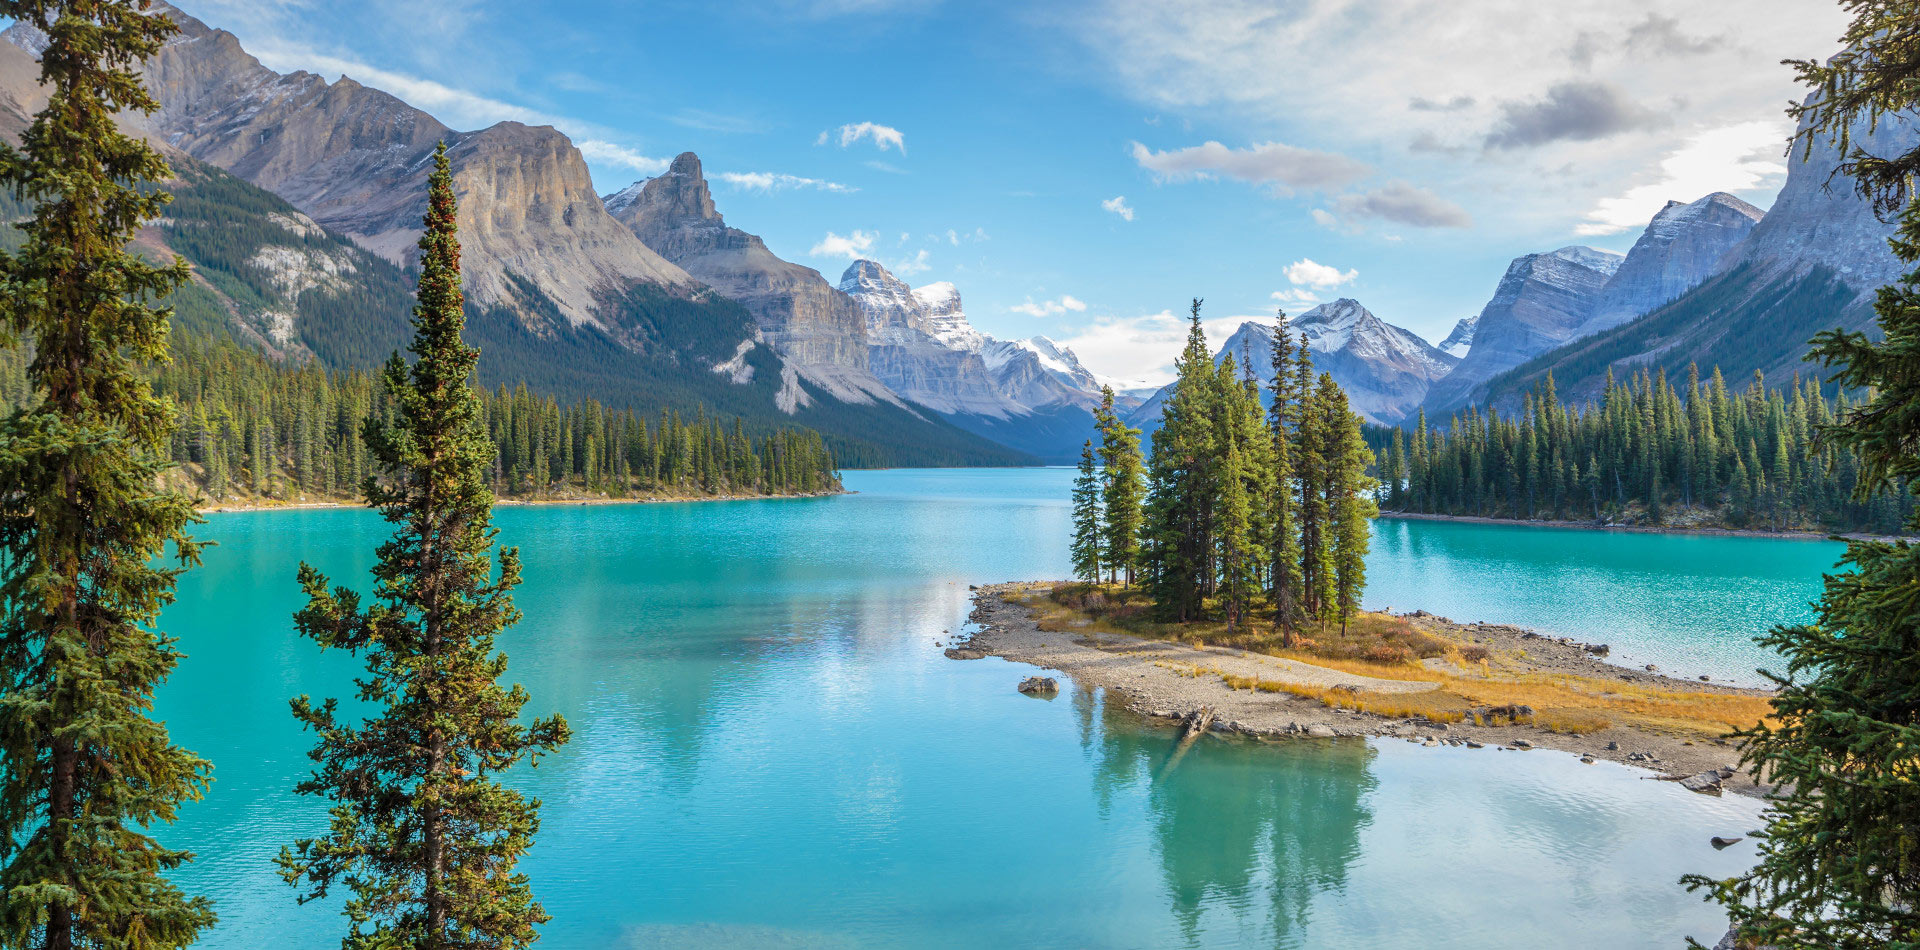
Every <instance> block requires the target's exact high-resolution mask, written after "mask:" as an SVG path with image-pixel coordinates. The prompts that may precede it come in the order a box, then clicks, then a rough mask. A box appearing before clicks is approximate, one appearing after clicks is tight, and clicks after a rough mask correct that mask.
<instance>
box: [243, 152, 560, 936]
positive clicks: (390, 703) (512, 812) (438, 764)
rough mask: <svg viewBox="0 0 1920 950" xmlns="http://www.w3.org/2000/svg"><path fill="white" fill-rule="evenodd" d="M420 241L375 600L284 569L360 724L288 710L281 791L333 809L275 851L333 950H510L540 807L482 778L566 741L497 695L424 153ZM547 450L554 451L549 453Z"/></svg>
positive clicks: (474, 450)
mask: <svg viewBox="0 0 1920 950" xmlns="http://www.w3.org/2000/svg"><path fill="white" fill-rule="evenodd" d="M429 182H430V185H429V198H428V209H427V214H426V218H425V225H426V234H425V235H424V236H422V237H421V239H420V250H421V261H420V282H419V291H418V298H419V303H418V306H416V307H415V308H414V312H413V326H414V340H413V343H412V345H411V346H410V348H409V349H410V351H411V352H412V353H413V354H414V356H415V357H416V359H415V361H414V363H413V365H412V366H411V367H408V365H407V364H406V362H405V361H403V360H402V359H401V357H400V355H399V354H397V353H396V354H394V356H393V358H392V359H391V360H390V361H389V362H388V363H387V366H386V370H385V374H384V378H383V381H384V383H385V387H386V393H387V398H388V399H389V400H391V401H392V403H393V406H394V409H393V419H392V421H391V422H390V423H383V422H380V421H377V420H375V421H370V422H369V423H368V424H367V426H366V429H365V438H366V441H367V446H368V449H369V451H370V453H371V454H372V456H373V460H374V464H375V470H376V475H375V476H374V477H370V478H368V479H367V481H366V482H365V484H364V486H363V490H364V492H365V494H366V497H367V502H368V504H370V505H372V506H373V507H375V508H377V509H378V510H379V511H380V514H381V516H382V517H383V518H385V519H386V520H387V521H389V522H391V523H392V524H394V525H395V526H396V530H395V533H394V536H393V539H392V540H391V541H388V542H387V543H386V544H384V545H382V546H381V547H380V549H379V551H378V555H379V564H378V565H377V566H376V567H375V568H374V570H373V574H374V579H375V597H376V599H377V601H378V602H377V603H374V604H371V605H369V606H367V607H365V608H364V609H363V608H362V607H361V604H360V596H359V595H358V594H356V593H355V592H354V591H353V590H351V589H349V588H346V587H339V588H334V589H333V590H331V591H329V590H328V587H327V579H326V578H325V577H323V576H321V575H320V573H319V572H318V571H316V570H314V569H313V568H312V567H310V566H308V565H305V564H302V565H301V567H300V585H301V587H302V588H303V589H304V590H305V592H306V594H307V597H308V603H307V606H306V608H305V609H303V610H301V611H300V612H299V613H298V614H297V615H296V616H295V623H296V625H297V626H298V627H299V629H300V631H301V632H302V633H303V634H305V635H306V636H308V637H311V638H312V639H313V640H314V641H315V642H317V643H319V644H320V646H321V647H322V648H323V649H324V648H338V649H345V650H349V651H351V652H353V653H356V654H359V655H361V656H362V657H364V659H365V661H366V667H367V675H366V676H365V677H364V678H363V679H359V680H356V686H357V687H358V694H359V698H360V699H361V700H362V702H363V703H365V704H367V705H369V706H371V707H372V716H371V718H368V719H366V720H365V721H363V722H360V723H358V724H355V723H352V722H349V721H347V720H346V719H345V718H344V717H343V716H342V715H341V713H340V710H339V707H338V703H337V701H336V700H333V699H328V700H326V701H324V702H322V703H318V704H316V703H314V702H312V701H311V700H310V699H308V698H307V697H305V696H302V697H299V698H298V699H295V700H294V701H293V704H292V705H293V712H294V716H295V718H297V719H299V720H300V722H301V723H302V724H303V725H305V726H306V727H307V728H309V729H312V730H313V731H314V732H315V733H316V734H317V736H318V737H319V741H318V744H317V745H316V747H315V748H314V750H313V751H312V753H311V757H312V759H313V760H314V762H315V763H317V764H318V768H317V769H316V770H315V771H314V773H313V774H312V776H311V777H310V778H308V779H307V780H306V781H304V782H302V783H301V784H300V786H299V789H298V790H299V791H300V792H301V793H303V794H307V795H316V796H321V797H324V798H327V799H329V800H330V801H332V803H333V809H332V815H333V821H332V826H331V828H330V829H329V830H328V832H327V834H326V835H324V836H322V837H319V838H309V839H303V840H301V841H299V842H297V843H296V844H295V845H294V846H293V847H291V848H285V849H282V851H281V853H280V858H279V864H280V868H281V874H282V876H283V877H285V879H286V880H287V882H288V883H289V884H292V885H295V886H299V887H302V888H303V890H302V894H301V900H302V901H303V902H304V901H307V900H314V899H318V898H322V897H325V896H327V894H328V893H329V892H330V891H331V889H332V888H333V887H335V886H336V885H345V886H346V887H348V888H349V889H351V890H352V892H353V896H352V897H351V898H350V899H349V900H348V901H347V905H346V914H347V917H348V919H349V921H350V927H349V930H348V934H347V936H346V937H345V938H344V939H343V941H342V946H343V947H346V948H349V950H361V948H365V950H373V948H388V947H410V948H418V950H456V948H458V950H465V948H476V950H477V948H483V947H484V948H504V947H524V946H527V945H529V944H531V943H532V942H533V941H534V940H536V939H537V936H538V935H537V933H536V930H535V928H536V927H537V926H538V925H539V924H541V923H544V922H545V921H546V920H547V919H548V918H547V915H546V913H545V912H544V911H543V910H542V909H541V907H540V905H539V904H538V903H536V902H535V901H534V899H533V893H532V888H531V886H530V884H529V882H528V879H527V876H526V875H525V874H524V873H520V872H518V871H517V870H516V868H515V865H516V863H517V862H518V860H519V859H520V857H521V856H523V855H524V854H525V853H526V851H527V849H528V848H529V847H530V846H531V845H532V843H533V836H534V834H535V832H536V831H537V830H538V828H539V814H538V808H539V802H538V801H535V800H530V799H527V798H525V797H524V796H522V795H521V794H520V793H518V792H516V791H513V790H511V789H509V788H507V787H505V786H503V785H501V784H500V783H499V782H498V781H497V779H496V776H498V775H499V774H500V773H501V772H502V771H504V770H505V769H507V768H508V767H510V766H512V765H515V764H517V763H519V762H523V761H524V762H527V763H528V764H529V765H531V764H532V763H533V762H534V761H535V760H536V759H537V758H538V756H540V755H542V754H545V753H548V752H551V751H552V750H553V749H554V748H556V747H558V746H559V745H560V744H562V743H564V742H566V741H567V738H568V729H567V724H566V721H565V720H563V719H561V718H560V717H559V716H552V717H548V718H545V719H536V720H534V721H533V722H532V723H531V724H530V725H522V724H520V722H519V721H518V720H519V715H520V711H521V709H522V707H523V706H525V705H526V701H527V694H526V692H525V690H523V689H521V688H520V687H519V686H517V685H516V686H513V687H511V688H502V687H501V686H500V685H499V683H498V679H499V677H500V676H502V675H503V674H504V673H505V672H506V669H507V658H506V655H505V654H502V653H498V652H496V651H495V648H494V645H495V641H496V639H497V637H498V636H499V635H500V633H501V632H502V631H503V630H504V629H505V628H507V627H509V626H511V625H512V624H513V623H514V622H515V621H516V620H518V619H519V612H518V611H517V610H516V609H515V608H514V605H513V600H512V591H513V588H514V587H515V586H516V585H517V584H518V583H519V581H520V560H519V553H518V551H517V550H516V549H513V548H507V547H501V548H500V549H499V556H498V563H497V570H498V575H497V576H495V574H494V571H495V570H496V564H495V560H494V558H493V556H492V555H493V551H494V546H495V540H496V537H497V532H496V530H495V529H494V528H493V526H492V520H491V512H492V505H493V496H492V493H491V492H489V491H488V489H487V487H486V469H487V464H488V460H489V459H490V458H491V457H492V456H493V453H494V451H495V450H494V446H493V444H492V443H491V440H490V439H488V437H487V433H486V430H485V428H484V427H483V425H482V421H481V418H480V415H479V400H478V398H477V396H476V394H475V393H474V391H473V389H472V388H471V385H470V382H471V379H472V376H473V371H474V365H475V361H476V359H477V354H476V352H475V351H474V350H473V349H471V348H469V347H468V346H467V345H466V344H465V343H464V342H463V341H462V340H461V337H460V333H461V329H462V325H463V323H464V317H463V314H462V309H461V291H460V247H459V244H458V242H457V239H456V233H455V230H456V223H455V222H456V208H455V203H454V195H453V180H452V172H451V170H450V167H449V164H448V161H447V153H446V146H445V144H444V143H443V144H442V145H441V147H440V148H439V150H438V151H437V152H436V153H435V156H434V167H433V172H432V175H431V177H430V179H429ZM563 444H564V443H563Z"/></svg>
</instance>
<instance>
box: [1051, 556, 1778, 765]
mask: <svg viewBox="0 0 1920 950" xmlns="http://www.w3.org/2000/svg"><path fill="white" fill-rule="evenodd" d="M1019 599H1020V601H1021V602H1022V603H1023V604H1025V605H1027V606H1029V607H1031V608H1032V609H1033V610H1034V614H1035V617H1036V620H1037V621H1038V623H1039V625H1040V629H1042V630H1052V631H1067V632H1072V633H1077V634H1082V635H1085V636H1089V637H1095V636H1099V635H1103V634H1113V635H1128V636H1136V637H1145V638H1150V639H1159V640H1172V641H1177V642H1183V643H1192V644H1196V645H1207V644H1211V645H1217V646H1233V647H1239V648H1241V649H1246V650H1248V651H1249V652H1256V653H1262V654H1266V655H1268V656H1274V657H1280V658H1284V659H1289V660H1297V661H1299V662H1302V663H1308V664H1312V665H1314V666H1318V667H1322V668H1325V669H1332V670H1339V671H1341V672H1345V673H1353V674H1356V675H1359V676H1367V677H1374V678H1378V679H1385V680H1402V681H1411V682H1424V683H1434V684H1436V686H1437V688H1436V689H1433V690H1431V691H1427V692H1420V693H1375V692H1369V691H1364V690H1363V691H1359V692H1354V691H1350V690H1343V689H1327V688H1322V687H1316V686H1305V685H1299V684H1294V683H1284V682H1280V681H1275V680H1264V679H1259V678H1257V677H1247V676H1238V675H1234V674H1228V673H1225V672H1222V671H1220V670H1218V669H1214V668H1211V667H1194V666H1186V665H1184V664H1171V663H1165V662H1161V663H1158V665H1160V666H1164V667H1167V668H1168V669H1173V670H1175V671H1177V672H1180V673H1181V674H1182V675H1185V676H1197V675H1201V674H1203V673H1204V674H1209V675H1216V676H1219V677H1220V678H1221V679H1222V680H1223V681H1224V682H1225V683H1226V684H1227V685H1228V686H1230V687H1232V688H1234V689H1250V690H1257V691H1261V692H1269V693H1288V694H1290V695H1294V696H1302V697H1305V698H1308V699H1313V700H1317V701H1319V702H1321V703H1324V704H1326V705H1328V706H1330V707H1334V708H1339V709H1352V710H1356V711H1360V712H1368V713H1373V714H1376V715H1380V716H1387V717H1392V718H1411V717H1419V716H1424V717H1426V718H1428V719H1432V720H1435V721H1438V722H1460V721H1462V720H1464V719H1465V718H1466V717H1467V716H1469V715H1471V714H1472V710H1474V709H1476V708H1480V707H1496V706H1529V707H1532V708H1533V710H1534V714H1533V717H1532V720H1531V724H1532V725H1534V726H1536V727H1538V728H1541V729H1546V730H1550V731H1554V732H1563V733H1570V734H1585V733H1590V732H1597V731H1599V730H1602V729H1606V728H1608V727H1610V726H1612V725H1614V724H1616V723H1618V724H1621V725H1626V726H1632V727H1635V728H1640V729H1646V730H1651V731H1656V732H1664V733H1672V734H1684V735H1692V736H1700V737H1709V736H1721V735H1724V734H1726V733H1728V732H1730V731H1732V730H1734V729H1740V728H1746V727H1748V726H1751V725H1753V724H1754V723H1757V722H1759V721H1761V720H1762V719H1763V718H1765V717H1766V716H1767V715H1768V714H1769V713H1770V712H1771V711H1772V707H1771V704H1770V703H1769V701H1768V699H1767V698H1766V697H1765V696H1761V695H1754V694H1746V693H1720V692H1693V691H1679V690H1663V689H1654V688H1650V687H1646V686H1640V685H1636V684H1630V683H1620V682H1616V681H1613V680H1604V679H1599V678H1595V677H1588V676H1579V675H1574V674H1565V673H1532V672H1512V671H1509V670H1503V669H1499V668H1497V666H1496V664H1494V663H1493V662H1491V658H1490V656H1489V654H1488V651H1487V648H1486V647H1485V646H1484V645H1481V644H1473V643H1462V642H1457V641H1452V640H1448V639H1445V638H1443V637H1439V636H1435V635H1433V634H1430V633H1427V632H1425V631H1422V630H1417V629H1415V628H1413V626H1412V625H1411V624H1409V623H1407V621H1405V620H1402V619H1401V618H1398V617H1392V616H1387V615H1382V614H1362V615H1361V616H1360V617H1358V618H1356V619H1355V620H1354V621H1353V622H1351V623H1349V624H1348V627H1347V630H1346V632H1345V633H1344V634H1343V633H1341V632H1339V631H1338V630H1328V631H1316V632H1315V633H1314V635H1313V638H1312V639H1310V640H1301V641H1297V642H1296V644H1295V645H1294V646H1293V647H1291V648H1282V647H1281V645H1280V644H1279V642H1278V639H1277V638H1275V637H1273V636H1271V635H1263V634H1257V633H1248V634H1244V635H1242V634H1236V635H1235V636H1233V637H1227V636H1226V632H1225V627H1224V625H1222V624H1218V623H1211V624H1209V623H1196V624H1185V625H1175V624H1161V623H1155V622H1153V621H1151V620H1149V619H1147V617H1146V601H1145V595H1144V594H1143V593H1142V592H1141V591H1139V590H1138V589H1137V588H1136V589H1134V590H1131V591H1122V590H1119V589H1117V588H1113V587H1105V586H1094V585H1087V584H1068V585H1060V586H1057V587H1054V588H1053V589H1051V590H1041V591H1035V592H1033V593H1031V594H1029V595H1026V596H1024V597H1021V598H1019ZM1428 657H1445V658H1446V659H1448V660H1449V661H1451V663H1452V664H1453V665H1454V666H1455V667H1456V668H1458V669H1459V670H1461V671H1462V672H1459V673H1456V672H1449V671H1442V670H1434V669H1429V668H1427V667H1426V666H1424V665H1422V664H1421V663H1420V660H1421V659H1424V658H1428ZM1500 721H1501V722H1506V721H1507V720H1505V719H1502V720H1500ZM1523 721H1524V720H1523Z"/></svg>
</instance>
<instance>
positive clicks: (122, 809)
mask: <svg viewBox="0 0 1920 950" xmlns="http://www.w3.org/2000/svg"><path fill="white" fill-rule="evenodd" d="M144 6H145V4H144V3H143V4H138V5H136V4H135V3H132V2H128V0H118V2H114V0H73V2H67V3H62V4H60V5H58V6H57V7H56V6H49V5H47V4H43V3H27V2H7V3H4V4H0V15H4V16H6V17H8V18H10V19H13V20H16V21H18V22H20V23H22V24H25V25H26V26H28V27H32V28H36V29H38V30H39V32H40V33H42V34H43V35H44V38H45V45H44V47H43V48H42V50H41V52H40V81H41V83H42V84H43V85H44V86H45V88H46V89H47V92H48V95H49V98H48V101H47V105H46V107H45V108H44V109H42V110H41V111H40V112H39V113H38V114H37V115H35V116H34V119H33V122H32V124H31V126H30V127H29V128H28V129H27V130H26V132H25V134H24V135H23V136H22V137H21V144H20V147H19V148H17V149H16V148H14V147H11V146H8V145H4V144H0V183H4V185H5V187H6V188H7V189H8V190H9V191H10V192H11V193H12V194H13V196H14V198H15V199H17V200H19V201H21V202H22V203H23V204H25V205H27V206H29V207H30V208H31V209H32V210H31V215H30V217H29V218H27V219H26V220H25V221H23V222H21V223H19V225H18V227H19V229H20V231H21V232H22V234H23V236H24V243H23V244H22V245H21V246H20V248H19V249H18V250H17V251H14V252H12V253H0V319H3V320H4V321H5V325H6V328H7V330H8V331H10V332H11V333H13V334H17V335H18V336H19V337H22V338H24V340H25V342H27V343H28V344H30V345H31V348H32V361H31V362H30V363H29V364H28V366H27V368H26V372H25V374H24V377H25V378H24V383H25V384H26V386H27V387H28V388H29V390H30V395H28V397H27V404H26V405H24V406H21V407H18V408H16V409H15V410H14V411H13V412H12V413H10V414H9V415H8V416H7V417H6V418H5V419H4V420H3V421H0V485H4V486H5V491H4V493H0V865H3V866H0V945H5V946H9V947H44V948H46V950H69V948H73V947H98V948H114V950H146V948H163V947H183V946H186V945H188V944H191V943H193V942H194V941H195V939H196V938H197V936H198V935H199V933H200V932H201V931H202V930H203V929H205V928H207V927H209V926H211V925H212V924H213V920H214V917H213V912H212V908H211V906H210V905H209V904H208V902H207V901H206V900H205V899H204V898H199V897H188V896H187V895H186V894H184V893H182V892H181V890H180V889H179V888H178V887H176V886H174V884H173V883H172V882H170V881H169V880H168V879H167V876H166V874H167V872H169V871H172V870H174V869H176V868H178V867H180V866H181V865H182V864H184V863H185V862H187V861H188V860H190V859H191V855H190V854H189V853H188V852H185V851H180V850H176V849H172V848H167V847H165V846H163V845H161V844H160V843H159V842H158V841H157V840H156V839H155V838H153V837H152V836H151V835H150V834H148V831H149V830H151V829H153V828H154V826H156V825H160V824H166V823H170V822H172V821H173V820H174V818H175V816H176V814H177V808H178V806H179V804H180V803H181V802H182V801H185V800H192V799H197V798H199V797H200V795H201V794H202V793H203V792H204V791H205V789H206V786H207V783H208V782H209V781H210V779H209V774H208V773H209V771H210V766H209V765H208V764H207V763H206V762H205V761H203V760H201V759H199V758H197V757H195V756H194V755H193V754H192V753H190V752H188V751H186V750H184V749H181V748H179V747H178V746H175V745H173V744H172V741H171V740H170V738H169V737H168V735H167V730H166V728H165V726H163V725H162V724H161V723H159V722H156V721H155V720H154V719H153V718H152V717H151V713H152V711H153V695H154V690H155V688H156V687H157V686H158V685H159V684H160V683H161V681H163V680H164V679H166V677H167V675H168V674H169V673H170V672H171V671H172V669H173V668H174V666H175V664H176V663H177V662H178V661H179V659H180V654H179V653H178V652H176V651H175V649H174V641H173V639H172V638H170V637H166V636H164V635H162V634H160V633H159V632H158V631H156V630H155V629H153V623H154V621H155V619H156V618H157V617H158V615H159V613H160V610H161V608H162V607H164V606H165V605H166V604H168V603H170V602H171V601H172V600H173V592H174V582H175V580H176V578H177V577H178V576H179V573H180V571H181V570H184V569H186V567H188V566H191V565H192V564H194V563H196V562H197V561H198V552H199V545H198V544H197V543H196V542H194V541H193V540H192V539H191V538H190V537H188V535H187V533H186V532H187V527H188V526H189V525H190V524H192V523H194V522H195V520H196V519H195V517H194V513H193V505H192V502H191V501H190V500H189V499H187V498H186V497H184V496H182V495H180V494H177V493H174V492H168V491H162V490H159V489H157V488H156V484H157V482H158V480H159V478H160V476H161V474H162V473H163V471H164V470H165V469H166V468H167V467H168V466H167V457H168V456H167V451H168V447H169V444H170V441H171V438H170V437H171V434H172V432H173V429H174V425H175V414H174V412H173V409H172V406H171V405H170V404H168V403H167V402H166V401H164V400H162V399H159V398H156V397H155V395H154V394H153V390H152V388H151V386H150V385H149V382H148V379H147V375H146V374H147V372H148V371H149V370H150V369H151V368H153V367H154V366H156V365H158V364H161V363H164V361H165V360H166V358H167V349H168V347H167V324H168V318H169V316H170V313H169V311H168V310H167V309H165V308H163V307H159V306H156V305H155V301H158V300H160V299H161V298H164V297H165V296H167V295H168V294H169V293H170V292H171V291H172V290H173V289H174V288H175V287H177V286H179V284H180V283H181V282H182V281H184V280H185V279H186V277H187V267H186V264H185V263H184V262H182V261H180V260H179V259H178V258H176V259H175V260H174V261H173V262H172V263H170V264H167V265H164V266H161V265H156V264H153V263H150V262H148V261H147V260H146V259H145V258H143V257H141V256H140V255H138V254H134V253H130V252H129V250H128V247H127V245H128V243H129V242H130V241H131V240H132V239H133V237H134V234H135V232H136V231H137V230H138V228H139V227H140V225H141V223H142V222H144V221H146V220H148V219H151V218H153V217H155V216H156V215H157V214H159V212H160V209H161V208H162V206H163V205H165V204H166V202H167V201H168V196H167V195H166V194H165V193H164V192H161V191H159V190H157V189H156V188H154V187H153V186H154V185H156V184H158V183H159V182H163V181H166V180H167V179H168V178H170V177H171V173H170V172H169V170H168V168H167V164H166V162H165V161H164V160H163V159H162V158H161V156H160V154H159V153H158V152H156V151H155V150H154V149H153V148H152V147H151V146H149V145H148V144H147V143H146V142H144V141H142V140H141V139H138V138H135V137H132V136H129V135H127V134H126V133H125V132H123V131H121V128H120V127H119V125H118V124H117V123H116V118H115V116H116V114H124V113H128V112H134V113H150V112H152V111H153V110H154V109H155V108H157V105H156V103H155V102H154V100H153V98H152V96H150V95H149V94H148V92H147V90H146V88H145V87H144V86H143V85H142V84H141V80H140V74H139V68H140V65H141V63H142V62H143V61H144V60H145V59H146V58H147V57H149V56H151V55H153V54H154V53H155V52H156V51H157V50H159V48H160V46H161V43H162V42H163V41H164V40H165V39H166V38H167V36H169V35H170V34H171V33H172V32H173V30H174V24H173V23H172V22H171V21H170V20H168V19H167V18H166V17H165V16H163V15H157V14H149V13H146V12H143V9H142V8H144ZM169 543H171V544H172V545H173V547H174V552H175V554H176V556H177V558H178V564H179V565H180V566H179V567H178V568H169V567H165V566H162V565H161V564H160V563H159V562H160V559H161V556H162V555H163V553H164V551H165V548H166V546H167V545H168V544H169Z"/></svg>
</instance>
